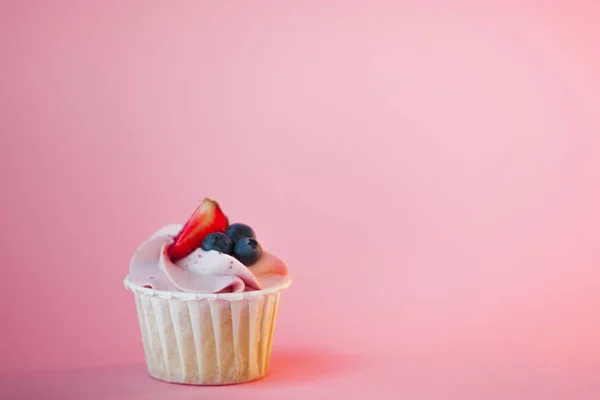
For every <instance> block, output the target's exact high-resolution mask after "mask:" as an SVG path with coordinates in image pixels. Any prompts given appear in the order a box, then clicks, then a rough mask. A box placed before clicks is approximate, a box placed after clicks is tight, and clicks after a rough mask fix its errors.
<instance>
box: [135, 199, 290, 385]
mask: <svg viewBox="0 0 600 400" xmlns="http://www.w3.org/2000/svg"><path fill="white" fill-rule="evenodd" d="M124 283H125V287H126V288H127V289H129V290H131V291H132V292H133V293H134V295H135V300H136V307H137V312H138V319H139V325H140V330H141V333H142V343H143V347H144V353H145V356H146V365H147V368H148V372H149V374H150V375H151V376H153V377H155V378H158V379H161V380H164V381H168V382H177V383H188V384H198V385H202V384H210V385H218V384H232V383H241V382H247V381H251V380H255V379H259V378H261V377H263V376H265V375H266V373H267V371H268V365H269V360H270V353H271V347H272V340H273V334H274V328H275V320H276V318H277V313H278V307H279V300H280V296H281V293H282V292H283V291H284V290H285V289H287V287H289V285H290V283H291V280H290V278H289V271H288V267H287V264H286V263H285V262H284V261H283V260H282V259H281V258H279V257H277V256H276V255H274V254H272V253H270V252H268V251H267V250H266V249H265V248H263V245H262V244H261V242H260V239H259V237H258V235H257V234H256V232H255V231H254V230H253V229H252V227H251V226H250V225H248V224H245V223H234V224H230V223H229V219H228V217H227V216H226V215H225V214H224V212H223V210H222V209H221V207H220V205H219V204H218V203H217V202H215V201H214V200H211V199H205V200H204V201H203V202H202V203H201V204H200V205H199V206H198V207H197V208H196V210H195V211H194V213H193V214H192V215H191V217H190V218H189V219H188V221H187V222H186V223H185V224H184V225H179V224H170V225H166V226H164V227H163V228H161V229H159V230H158V231H156V232H155V233H154V234H152V235H151V236H150V237H149V238H148V239H147V240H146V241H144V242H143V243H142V244H141V245H140V246H139V247H138V249H137V250H136V252H135V253H134V255H133V257H132V259H131V262H130V266H129V274H128V276H127V277H126V278H125V282H124Z"/></svg>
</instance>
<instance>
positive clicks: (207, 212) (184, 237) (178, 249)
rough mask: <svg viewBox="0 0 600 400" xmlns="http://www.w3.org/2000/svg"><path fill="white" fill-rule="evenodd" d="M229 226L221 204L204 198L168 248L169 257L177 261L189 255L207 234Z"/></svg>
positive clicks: (223, 229)
mask: <svg viewBox="0 0 600 400" xmlns="http://www.w3.org/2000/svg"><path fill="white" fill-rule="evenodd" d="M227 226H228V222H227V217H226V216H225V214H223V211H221V207H219V204H218V203H217V202H216V201H214V200H211V199H204V201H203V202H202V204H200V205H199V206H198V208H196V210H195V211H194V213H193V214H192V216H191V217H190V219H189V220H188V221H187V222H186V223H185V225H184V226H183V229H181V231H180V232H179V234H178V235H177V236H176V237H175V241H174V242H173V244H172V245H171V247H169V250H168V254H169V257H170V258H171V260H173V261H175V260H179V259H181V258H183V257H185V256H187V255H189V254H190V253H192V252H193V251H194V250H196V249H197V248H198V247H200V245H201V244H202V241H203V240H204V238H205V237H206V236H208V235H209V234H211V233H214V232H223V231H225V229H227Z"/></svg>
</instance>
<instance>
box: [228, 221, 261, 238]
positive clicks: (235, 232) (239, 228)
mask: <svg viewBox="0 0 600 400" xmlns="http://www.w3.org/2000/svg"><path fill="white" fill-rule="evenodd" d="M225 233H226V234H227V236H229V238H230V239H231V240H232V241H233V243H237V241H238V240H240V239H244V238H252V239H256V235H255V234H254V231H253V230H252V228H250V227H249V226H248V225H246V224H233V225H229V227H228V228H227V230H226V231H225Z"/></svg>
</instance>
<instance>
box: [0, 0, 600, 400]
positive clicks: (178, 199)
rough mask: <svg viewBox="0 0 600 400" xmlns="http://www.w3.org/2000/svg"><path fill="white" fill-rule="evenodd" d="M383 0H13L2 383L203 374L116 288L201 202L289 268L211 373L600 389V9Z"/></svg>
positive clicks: (301, 384) (7, 75)
mask: <svg viewBox="0 0 600 400" xmlns="http://www.w3.org/2000/svg"><path fill="white" fill-rule="evenodd" d="M391 3H392V2H380V1H369V2H358V1H329V2H316V1H314V2H310V1H305V2H285V1H281V2H269V3H267V2H258V1H255V2H242V1H239V2H230V1H223V2H200V1H197V2H194V1H188V2H184V1H179V2H166V1H165V2H157V1H96V2H91V1H69V2H68V1H45V2H43V1H38V2H33V1H24V2H17V1H13V2H2V5H1V6H0V57H1V60H0V89H1V90H0V131H1V136H0V166H1V170H0V174H1V175H0V176H1V179H2V180H1V183H2V185H1V188H2V189H1V190H2V196H1V198H0V217H1V221H2V227H3V229H2V231H1V233H0V240H1V245H0V246H1V248H0V250H1V252H2V254H3V259H4V267H3V277H2V279H1V280H0V302H1V304H3V307H0V318H1V321H2V334H1V339H2V340H0V355H1V356H0V373H4V374H7V375H2V376H3V377H4V378H1V377H0V382H2V383H1V384H0V394H1V393H3V392H2V391H5V392H6V393H12V394H15V393H29V395H30V396H32V397H35V395H36V393H38V392H35V390H42V389H40V388H42V387H43V388H44V389H43V390H45V393H47V394H48V393H50V394H56V395H57V396H58V393H59V392H60V391H61V390H75V392H76V391H77V390H80V391H81V393H82V394H86V393H87V394H89V393H92V392H93V393H95V394H96V395H98V396H100V397H101V398H133V396H137V397H136V398H148V399H149V398H154V397H153V396H155V395H156V396H159V397H156V398H162V397H160V396H162V395H163V394H170V395H174V394H176V393H177V394H180V395H181V396H183V397H186V396H190V398H191V397H194V396H197V395H198V392H197V390H198V389H197V388H187V387H181V386H174V385H166V384H161V383H159V382H155V381H152V380H150V378H148V377H147V376H146V375H145V371H144V370H143V365H142V364H143V354H142V346H141V340H140V335H139V331H138V326H137V320H136V316H135V308H134V303H133V300H132V297H131V295H130V293H128V292H126V291H125V290H124V289H123V287H122V284H121V282H122V279H123V278H124V277H125V274H126V273H127V268H128V267H127V264H128V261H129V258H130V256H131V254H132V252H133V251H134V249H135V248H136V246H137V245H138V244H139V243H140V242H141V241H142V240H144V239H145V238H146V237H147V236H148V235H149V234H150V233H151V232H153V231H154V230H155V229H156V228H158V227H160V226H162V225H164V224H166V223H170V222H182V221H184V220H185V218H187V217H188V215H189V213H190V212H191V211H192V209H193V208H194V207H195V206H196V204H197V202H198V201H199V200H201V199H202V198H203V197H205V196H209V197H213V198H215V199H217V200H218V201H219V202H220V203H221V205H222V207H223V208H224V210H225V211H226V212H227V214H228V215H229V216H230V218H231V219H232V220H236V221H245V222H249V223H251V224H252V225H253V226H254V227H255V228H256V230H257V231H258V234H259V237H260V238H261V239H262V241H263V243H264V244H265V246H266V247H268V248H269V249H270V250H272V251H274V252H275V253H277V254H279V255H281V256H283V257H284V258H286V259H287V260H288V262H289V264H290V266H291V268H292V271H293V278H294V284H293V286H292V288H291V289H290V291H289V292H287V293H286V295H285V297H284V302H283V304H282V309H281V315H280V319H279V321H278V326H277V336H276V342H275V356H274V359H273V364H272V369H273V373H272V376H271V377H270V378H268V379H266V380H264V381H262V382H259V383H255V384H250V385H245V386H239V387H233V388H213V389H206V388H205V389H200V390H206V391H207V392H202V393H209V391H210V393H211V396H214V398H219V397H218V396H224V398H228V399H231V398H236V397H235V396H236V393H238V394H239V396H240V398H244V399H249V398H254V397H253V396H259V395H260V397H261V398H263V399H264V398H267V397H268V396H273V398H278V396H280V395H281V393H283V392H282V391H285V390H291V391H293V396H292V397H293V398H296V397H294V396H298V397H297V398H305V397H307V396H315V394H318V393H321V394H330V395H333V394H340V395H341V394H344V395H346V396H351V395H353V394H354V395H356V396H359V395H366V394H373V393H375V390H382V391H388V392H394V393H396V394H400V395H407V396H409V397H410V396H412V397H411V398H425V397H426V396H428V395H430V396H432V397H436V395H438V394H441V396H442V397H441V398H455V397H453V396H456V398H462V399H464V398H469V396H473V398H483V397H485V398H493V397H494V396H498V398H511V399H516V398H528V399H531V398H534V397H537V396H540V397H542V396H544V397H545V398H549V396H552V395H554V396H556V397H561V396H563V395H564V396H566V397H565V398H598V397H599V396H600V383H598V381H600V378H599V376H600V272H599V271H600V270H599V266H600V229H599V226H600V211H599V206H598V204H600V184H599V182H600V157H599V156H598V154H599V148H600V112H599V104H600V73H599V71H600V51H599V49H600V29H599V28H598V26H597V23H598V20H599V19H600V5H599V3H598V2H595V1H593V0H590V1H567V0H564V1H554V2H547V3H552V5H550V4H546V5H541V4H534V3H541V2H533V1H525V2H523V1H504V2H496V1H494V2H492V1H490V2H485V1H484V2H482V1H455V2H445V1H441V0H440V1H417V0H414V1H411V0H403V1H396V2H393V3H394V5H392V4H391ZM494 3H497V4H496V5H493V4H494ZM450 4H452V5H450ZM500 4H501V5H500ZM324 349H327V350H324ZM50 370H51V371H52V372H43V371H50ZM32 371H33V372H32ZM35 371H38V372H35ZM39 371H41V372H39ZM61 371H62V372H61ZM65 371H67V372H65ZM68 371H70V372H68ZM68 384H69V385H74V386H68ZM65 388H68V389H65ZM290 388H291V389H290ZM86 390H87V392H86ZM10 391H12V392H10ZM75 392H73V393H75ZM61 393H62V392H61ZM64 393H68V392H64ZM290 393H292V392H290ZM38 394H39V393H38ZM87 394H86V395H87ZM265 396H266V397H265ZM482 396H483V397H482ZM0 397H1V396H0ZM292 397H290V398H292ZM211 398H213V397H211ZM268 398H270V397H268ZM494 398H495V397H494Z"/></svg>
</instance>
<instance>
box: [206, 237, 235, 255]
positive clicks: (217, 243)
mask: <svg viewBox="0 0 600 400" xmlns="http://www.w3.org/2000/svg"><path fill="white" fill-rule="evenodd" d="M201 247H202V250H205V251H209V250H216V251H220V252H221V253H225V254H231V253H232V252H233V242H232V241H231V239H229V237H228V236H227V235H226V234H224V233H223V232H215V233H211V234H210V235H208V236H206V237H205V238H204V240H203V241H202V246H201Z"/></svg>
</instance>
